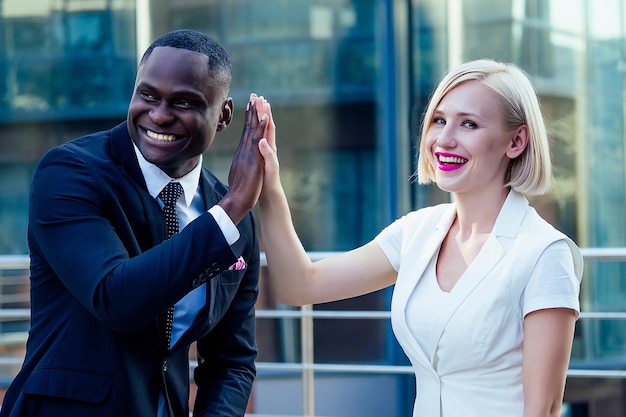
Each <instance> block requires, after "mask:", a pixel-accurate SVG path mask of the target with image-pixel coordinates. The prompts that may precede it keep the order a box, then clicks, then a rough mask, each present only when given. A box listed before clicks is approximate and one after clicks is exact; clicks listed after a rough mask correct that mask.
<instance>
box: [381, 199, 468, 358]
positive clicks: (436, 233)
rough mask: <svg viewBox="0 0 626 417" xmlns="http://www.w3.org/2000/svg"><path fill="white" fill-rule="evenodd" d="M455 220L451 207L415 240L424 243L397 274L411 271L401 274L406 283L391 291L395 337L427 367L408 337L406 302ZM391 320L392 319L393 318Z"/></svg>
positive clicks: (415, 343)
mask: <svg viewBox="0 0 626 417" xmlns="http://www.w3.org/2000/svg"><path fill="white" fill-rule="evenodd" d="M455 216H456V210H455V207H454V205H453V204H450V205H448V207H447V209H446V211H445V213H443V215H441V217H440V219H439V220H438V221H437V224H436V226H435V228H434V230H433V229H429V230H427V231H426V232H425V233H426V234H424V233H418V234H417V235H416V237H415V238H416V239H424V238H425V239H426V240H425V241H424V242H423V243H419V242H418V243H416V245H417V246H418V247H420V248H421V250H419V251H416V252H417V253H419V255H418V256H417V257H414V258H413V257H411V258H408V259H407V258H405V259H403V260H402V264H401V266H400V270H404V269H405V268H406V269H407V270H408V271H410V272H409V273H404V274H403V276H404V277H405V278H407V279H402V280H398V281H397V282H396V286H395V289H394V291H393V299H392V310H398V311H401V314H398V315H397V316H395V317H397V318H398V322H396V323H394V326H399V331H396V334H397V336H398V337H399V338H400V337H401V338H403V343H404V345H405V346H410V349H411V350H412V351H413V354H414V356H415V357H419V358H421V359H422V361H424V362H425V363H429V360H428V358H427V357H426V355H425V354H424V351H423V350H422V348H421V347H420V346H419V345H418V343H417V340H416V339H415V338H414V337H413V335H412V334H411V330H410V329H409V326H408V323H407V315H406V307H407V304H408V301H409V298H410V297H411V295H412V294H413V290H414V289H415V286H416V285H417V283H418V282H419V280H420V279H421V278H422V276H423V274H424V271H425V270H426V267H427V266H428V264H429V263H430V261H431V259H432V258H433V256H434V255H435V254H436V253H437V252H438V251H439V248H440V247H441V243H442V242H443V239H444V238H445V237H446V235H447V233H448V230H450V226H451V224H452V222H453V221H454V218H455ZM392 317H394V316H392Z"/></svg>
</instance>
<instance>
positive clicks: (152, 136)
mask: <svg viewBox="0 0 626 417" xmlns="http://www.w3.org/2000/svg"><path fill="white" fill-rule="evenodd" d="M146 135H148V137H149V138H150V139H154V140H158V141H161V142H174V141H175V140H176V139H177V138H176V136H174V135H166V134H163V133H156V132H153V131H152V130H148V129H146Z"/></svg>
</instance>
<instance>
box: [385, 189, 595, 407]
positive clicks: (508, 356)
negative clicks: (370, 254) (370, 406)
mask: <svg viewBox="0 0 626 417" xmlns="http://www.w3.org/2000/svg"><path fill="white" fill-rule="evenodd" d="M454 218H455V206H454V204H442V205H438V206H434V207H429V208H425V209H421V210H418V211H415V212H412V213H409V214H407V215H406V216H404V217H403V218H402V219H399V220H398V221H396V222H394V223H393V224H392V225H390V226H389V227H388V228H387V229H391V231H390V232H386V230H387V229H385V230H383V231H382V232H381V234H380V235H379V236H377V237H376V241H377V242H378V243H379V245H380V246H381V248H382V249H383V251H384V252H385V253H386V254H387V256H388V257H389V259H390V261H391V263H392V265H394V267H396V269H397V270H398V278H397V282H396V285H395V288H394V291H393V298H392V305H391V312H392V325H393V330H394V333H395V335H396V337H397V339H398V341H399V343H400V345H401V346H402V347H403V349H404V351H405V353H406V354H407V356H408V357H409V359H410V361H411V363H412V366H413V368H414V370H415V377H416V384H417V387H416V389H417V393H416V399H415V407H414V411H413V416H414V417H459V416H463V417H491V416H493V417H502V416H507V417H514V416H522V414H523V406H524V405H523V392H522V374H521V373H522V366H521V364H522V341H523V325H524V317H523V316H524V313H523V311H524V310H523V309H524V306H522V302H521V301H522V295H523V292H524V289H525V287H526V283H527V282H528V280H529V278H530V276H531V275H532V272H533V268H534V266H535V264H536V263H537V260H538V259H539V257H540V256H541V254H542V253H543V252H544V250H546V248H547V247H548V246H549V245H550V244H552V243H554V242H556V241H560V240H564V241H565V242H567V244H568V245H569V248H570V251H571V258H569V257H568V258H569V259H554V262H556V268H555V270H556V271H558V273H559V274H562V275H563V285H564V286H565V287H564V288H566V290H565V291H563V293H562V294H561V293H560V291H559V293H556V294H547V296H546V299H545V300H543V302H544V303H545V304H544V305H542V306H541V308H551V307H565V308H572V309H575V310H576V311H579V304H578V290H579V286H580V280H581V278H582V270H583V260H582V256H581V254H580V251H579V250H578V248H577V247H576V245H575V244H574V243H573V242H572V241H571V240H570V239H569V238H568V237H567V236H565V235H564V234H562V233H561V232H559V231H557V230H556V229H554V228H553V227H552V226H551V225H549V224H548V223H547V222H546V221H545V220H543V219H542V218H541V217H539V215H538V214H537V213H536V212H535V210H534V209H533V208H532V207H530V206H529V205H528V201H527V200H526V198H524V197H523V196H522V195H520V194H518V193H516V192H513V191H512V192H510V193H509V195H508V197H507V199H506V201H505V203H504V205H503V207H502V210H501V212H500V214H499V216H498V218H497V220H496V223H495V225H494V228H493V231H492V233H491V235H490V236H489V238H488V239H487V241H486V242H485V244H484V246H483V248H482V249H481V251H480V252H479V254H478V255H477V257H476V258H475V260H474V261H473V262H472V263H471V265H470V266H469V267H468V269H467V271H466V273H465V275H464V276H463V277H462V279H460V280H459V281H458V282H457V283H456V285H455V287H454V289H453V290H452V291H451V292H450V294H449V297H448V298H449V302H448V304H447V305H446V306H445V307H444V308H443V309H442V311H441V313H440V314H438V315H437V316H436V317H435V318H434V320H435V322H434V326H433V332H432V338H431V340H430V342H429V350H430V352H432V360H431V359H429V358H427V356H426V355H425V354H424V352H423V350H422V349H421V348H420V346H419V345H418V343H417V341H416V339H415V338H414V336H413V335H412V333H411V331H410V330H409V327H408V326H407V320H406V313H405V311H406V307H407V301H408V299H409V298H410V296H411V294H412V291H413V289H414V288H415V285H416V283H417V282H418V280H419V279H420V278H421V277H422V275H423V273H424V270H425V268H426V267H427V265H428V264H429V262H430V261H431V259H432V257H433V256H434V255H435V253H436V252H437V251H438V250H439V248H440V246H441V243H442V242H443V239H444V238H445V236H446V234H447V233H448V230H449V229H450V227H451V225H452V222H453V220H454ZM394 228H395V230H394ZM399 228H400V229H399ZM386 233H387V236H386V235H385V234H386ZM389 235H391V236H393V237H394V238H391V239H389ZM394 239H395V240H394ZM560 253H563V252H560ZM561 258H563V257H562V256H561ZM552 261H553V260H552V259H549V262H552ZM561 266H563V267H562V268H561ZM560 282H561V281H560V280H559V285H560ZM568 286H569V287H568ZM573 287H575V288H573ZM535 307H536V306H535Z"/></svg>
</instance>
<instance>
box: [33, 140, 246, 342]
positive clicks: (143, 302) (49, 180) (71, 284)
mask: <svg viewBox="0 0 626 417" xmlns="http://www.w3.org/2000/svg"><path fill="white" fill-rule="evenodd" d="M86 159H87V158H86V157H85V156H84V154H82V153H79V152H76V151H74V150H73V148H71V147H68V146H63V147H60V148H55V149H53V150H52V151H50V152H49V153H48V154H47V155H46V156H45V157H44V158H43V159H42V161H41V162H40V164H39V165H38V167H37V169H36V171H35V175H34V177H33V182H32V187H31V201H30V218H29V235H30V236H29V242H30V245H31V248H30V249H31V253H32V254H33V255H34V256H33V255H32V256H31V258H32V259H33V261H34V264H33V265H31V268H32V269H33V273H34V274H36V275H38V276H46V275H48V276H56V277H58V278H59V279H60V281H61V282H62V283H63V285H64V286H65V287H66V288H67V290H68V291H69V292H70V293H71V294H72V296H73V297H74V298H76V299H77V300H78V301H79V302H80V303H81V304H82V305H83V306H84V307H85V308H86V309H87V310H89V311H90V312H91V313H92V314H93V315H95V316H96V317H98V319H99V320H100V321H101V322H102V323H104V324H105V325H106V326H108V327H110V328H111V329H113V330H116V331H119V332H134V331H137V330H138V329H140V328H142V327H143V326H145V325H146V324H147V323H148V322H149V321H150V320H152V319H154V318H155V317H156V316H157V315H158V314H160V313H162V312H163V311H165V310H166V309H167V307H168V306H170V305H172V304H174V303H175V302H177V301H178V300H179V299H181V298H182V297H183V296H184V295H185V294H187V293H188V292H189V291H191V290H192V289H193V288H195V287H197V286H199V285H201V284H203V283H204V282H206V281H207V280H209V279H211V278H213V277H215V276H217V275H218V274H219V273H220V272H221V271H222V270H224V269H226V268H228V266H229V265H232V264H233V263H234V262H235V260H236V257H235V256H234V254H233V252H232V250H231V248H230V246H229V245H228V243H227V242H226V240H225V239H224V237H223V235H222V233H221V231H220V229H219V227H218V225H217V224H216V222H215V220H214V219H213V217H212V216H211V215H210V214H209V213H205V214H202V215H201V216H200V217H198V218H197V219H196V220H194V221H193V222H192V223H191V224H189V225H188V226H187V227H186V228H185V229H184V230H182V231H181V232H180V233H179V234H177V235H175V236H173V237H172V238H171V239H169V240H167V241H164V242H162V243H160V244H158V245H156V246H154V247H152V248H151V249H149V250H147V251H145V252H142V251H141V250H140V249H139V246H140V245H139V243H138V242H137V237H136V236H135V233H136V231H135V230H134V229H133V222H132V221H131V220H129V216H132V215H135V216H144V217H145V216H146V207H145V204H144V205H142V203H141V202H140V198H139V197H138V196H137V192H136V191H135V192H134V194H133V193H132V192H126V193H123V194H124V195H120V191H119V190H120V186H119V183H120V182H126V183H128V184H127V185H126V189H127V190H132V187H133V186H132V184H131V180H130V179H127V178H126V177H124V176H120V174H119V171H118V170H119V167H116V166H114V165H113V164H112V163H111V162H110V161H99V160H94V158H91V159H89V161H87V160H86ZM116 187H118V188H116ZM132 198H135V199H136V201H134V200H132ZM129 199H130V200H132V201H130V202H129V201H128V200H129ZM153 203H154V204H156V202H153ZM135 211H136V212H137V213H135ZM129 212H130V213H129ZM157 213H159V212H158V211H157ZM153 220H158V221H159V222H162V221H163V220H162V219H159V218H155V219H153Z"/></svg>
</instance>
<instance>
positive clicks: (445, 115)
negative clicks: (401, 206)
mask: <svg viewBox="0 0 626 417" xmlns="http://www.w3.org/2000/svg"><path fill="white" fill-rule="evenodd" d="M501 106H502V105H501V100H500V98H499V97H498V95H497V94H496V93H495V92H494V91H493V90H491V89H490V88H489V87H487V86H485V85H484V84H483V83H481V82H480V81H468V82H466V83H464V84H461V85H459V86H457V87H455V88H453V89H452V90H450V91H449V92H448V93H447V94H446V95H445V96H444V97H443V98H442V99H441V101H440V102H439V105H438V106H437V107H436V108H435V111H434V113H433V118H432V120H430V121H428V123H429V126H428V130H427V134H426V149H428V150H429V151H430V153H429V155H428V158H429V162H430V163H431V164H432V166H433V167H434V169H435V177H436V178H435V181H436V183H437V185H438V186H439V188H441V189H442V190H445V191H449V192H453V193H456V194H462V193H467V192H480V191H485V190H487V189H492V187H497V188H498V189H502V188H503V185H504V179H505V175H506V171H507V168H508V165H509V162H510V160H511V158H512V157H515V156H517V155H514V156H512V155H513V154H514V153H512V152H511V150H512V149H514V148H515V146H516V139H515V138H516V135H517V134H518V133H519V132H518V130H517V129H516V130H515V131H511V130H510V129H507V128H506V127H505V123H504V116H503V112H502V108H501ZM524 146H525V145H524Z"/></svg>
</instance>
